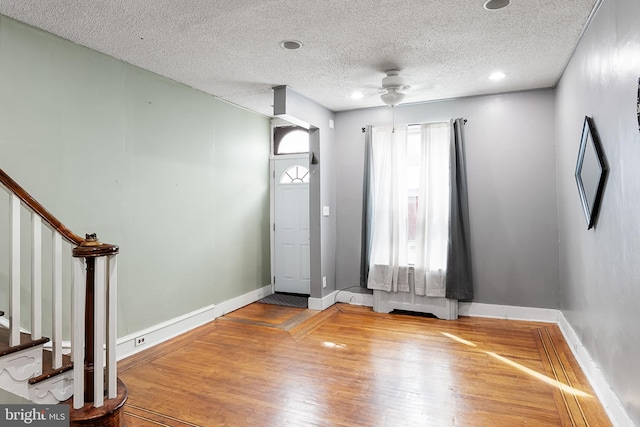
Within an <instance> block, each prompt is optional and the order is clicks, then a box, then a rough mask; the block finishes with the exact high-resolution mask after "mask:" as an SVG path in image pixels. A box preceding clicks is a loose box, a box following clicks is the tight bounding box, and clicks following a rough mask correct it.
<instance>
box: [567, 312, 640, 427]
mask: <svg viewBox="0 0 640 427" xmlns="http://www.w3.org/2000/svg"><path fill="white" fill-rule="evenodd" d="M558 317H559V318H558V327H560V331H562V335H564V339H565V341H567V344H568V345H569V348H570V349H571V351H572V352H573V355H574V356H575V358H576V360H577V361H578V364H579V365H580V368H582V372H584V374H585V375H586V377H587V378H588V379H589V383H591V387H593V390H594V391H595V392H596V395H598V399H599V400H600V403H602V406H604V409H605V411H607V415H609V418H610V420H611V422H612V423H613V425H614V426H620V427H623V426H624V427H626V426H630V427H633V425H634V424H633V421H631V418H629V415H628V414H627V412H626V411H625V410H624V406H622V402H620V399H618V396H617V395H616V393H615V392H614V391H613V390H612V389H611V387H610V386H609V383H608V382H607V380H606V379H605V377H604V374H603V373H602V370H601V369H600V367H599V366H598V365H597V364H596V363H595V361H594V360H593V359H592V358H591V356H589V353H588V352H587V349H586V348H585V347H584V346H583V345H582V342H581V341H580V338H579V337H578V334H576V332H575V331H574V330H573V328H572V327H571V325H570V324H569V322H568V321H567V319H566V318H565V317H564V314H563V313H562V312H559V316H558Z"/></svg>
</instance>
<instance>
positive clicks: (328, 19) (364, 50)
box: [0, 0, 597, 116]
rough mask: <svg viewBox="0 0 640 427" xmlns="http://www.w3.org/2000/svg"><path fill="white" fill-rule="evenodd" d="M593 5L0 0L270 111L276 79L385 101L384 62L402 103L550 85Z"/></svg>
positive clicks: (320, 92)
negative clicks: (291, 44)
mask: <svg viewBox="0 0 640 427" xmlns="http://www.w3.org/2000/svg"><path fill="white" fill-rule="evenodd" d="M596 1H597V0H512V4H511V5H510V6H508V7H507V8H505V9H502V10H500V11H492V12H490V11H487V10H484V9H483V7H482V5H483V3H484V0H447V1H434V0H384V1H382V0H380V1H376V0H260V1H256V0H184V1H180V0H92V1H78V0H45V1H43V0H0V13H1V14H3V15H7V16H9V17H12V18H15V19H17V20H19V21H22V22H26V23H28V24H31V25H33V26H35V27H39V28H42V29H44V30H46V31H49V32H51V33H53V34H56V35H58V36H61V37H63V38H66V39H69V40H71V41H73V42H75V43H78V44H80V45H83V46H87V47H89V48H91V49H94V50H97V51H99V52H103V53H106V54H108V55H111V56H113V57H116V58H119V59H121V60H123V61H126V62H129V63H131V64H134V65H137V66H139V67H142V68H144V69H147V70H150V71H153V72H155V73H158V74H160V75H162V76H165V77H168V78H171V79H173V80H176V81H178V82H181V83H184V84H186V85H189V86H192V87H194V88H197V89H200V90H202V91H204V92H207V93H210V94H212V95H215V96H217V97H219V98H222V99H225V100H228V101H230V102H232V103H235V104H238V105H240V106H243V107H246V108H248V109H250V110H253V111H256V112H259V113H262V114H264V115H267V116H271V115H272V113H273V111H272V104H273V92H272V88H273V87H274V86H278V85H288V86H290V87H291V88H292V89H294V90H295V91H297V92H298V93H301V94H303V95H305V96H306V97H308V98H311V99H313V100H315V101H316V102H318V103H320V104H322V105H324V106H326V107H327V108H329V109H331V110H334V111H341V110H348V109H353V108H363V107H372V106H379V105H383V104H382V102H381V101H380V97H379V92H378V88H379V86H380V81H381V79H382V77H384V71H385V70H388V69H391V68H399V69H400V70H402V72H401V74H402V75H403V76H404V77H405V80H406V84H408V85H410V86H411V89H410V90H409V91H408V92H407V98H406V99H405V103H407V102H421V101H430V100H437V99H447V98H456V97H462V96H470V95H478V94H489V93H499V92H507V91H517V90H525V89H534V88H545V87H552V86H555V84H556V83H557V81H558V79H559V78H560V75H561V73H562V71H563V70H564V67H565V64H566V63H567V62H568V60H569V57H570V55H571V53H572V52H573V49H574V47H575V45H576V43H577V41H578V38H579V37H580V34H581V33H582V30H583V28H584V26H585V24H586V22H587V19H588V17H589V15H590V13H591V11H592V9H593V7H594V5H595V3H596ZM285 39H295V40H299V41H301V42H302V43H303V47H302V48H301V49H299V50H295V51H292V50H285V49H283V48H281V47H280V42H281V41H282V40H285ZM495 70H502V71H503V72H504V73H506V74H507V77H506V78H505V79H503V80H501V81H498V82H495V81H491V80H489V79H488V76H489V74H491V73H492V72H493V71H495ZM355 90H360V91H362V92H364V93H365V97H364V98H363V99H361V100H353V99H351V98H350V94H351V93H352V92H353V91H355Z"/></svg>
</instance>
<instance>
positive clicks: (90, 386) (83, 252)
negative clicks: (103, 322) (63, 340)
mask: <svg viewBox="0 0 640 427" xmlns="http://www.w3.org/2000/svg"><path fill="white" fill-rule="evenodd" d="M118 251H119V248H118V246H116V245H110V244H107V243H100V241H99V240H98V238H97V236H96V235H95V234H87V236H86V239H85V241H84V242H82V244H81V245H80V246H77V247H75V248H74V249H73V256H74V257H75V258H84V259H85V261H86V265H87V270H86V274H87V275H86V293H85V314H84V324H85V327H84V401H85V402H95V400H96V399H97V397H96V396H94V388H95V387H94V369H95V366H94V362H95V358H96V354H95V351H94V347H95V345H94V343H95V332H94V331H95V324H96V318H95V312H96V307H95V283H96V259H97V258H101V257H107V256H111V255H116V254H117V253H118ZM78 338H80V337H78ZM74 345H78V343H77V342H76V343H75V344H74ZM100 360H102V358H100ZM74 363H79V361H76V360H74ZM98 369H102V366H100V367H99V368H98Z"/></svg>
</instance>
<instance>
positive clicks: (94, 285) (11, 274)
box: [0, 169, 127, 426]
mask: <svg viewBox="0 0 640 427" xmlns="http://www.w3.org/2000/svg"><path fill="white" fill-rule="evenodd" d="M0 188H2V189H4V190H5V191H6V193H7V194H8V195H9V203H8V204H6V203H3V202H4V200H5V199H0V214H3V213H8V216H9V222H10V224H9V233H8V234H9V235H8V236H5V235H0V239H2V240H4V242H0V245H6V244H7V241H6V240H5V239H7V237H8V240H9V242H8V247H9V254H8V255H9V257H8V258H9V269H8V274H4V273H5V270H6V267H4V265H2V266H0V309H1V310H3V311H0V388H2V389H4V390H7V391H9V392H11V393H13V394H16V395H18V396H21V397H22V398H25V399H28V400H29V401H31V402H34V403H38V404H56V403H66V404H69V405H70V417H71V425H100V426H121V425H124V419H123V417H122V408H123V406H124V403H125V401H126V399H127V389H126V387H125V386H124V384H123V383H122V382H121V381H120V380H119V379H118V378H117V372H116V301H117V299H116V291H117V254H118V251H119V249H118V246H115V245H110V244H105V243H101V242H100V241H98V239H97V237H96V236H95V235H87V236H86V237H85V238H82V237H79V236H78V235H76V234H75V233H73V232H71V230H69V229H68V228H67V227H65V226H64V225H63V224H62V223H61V222H60V221H58V220H57V219H56V218H55V217H54V216H53V215H51V214H50V213H49V212H48V211H47V210H46V209H45V208H44V207H43V206H42V205H41V204H40V203H38V202H37V201H36V200H35V199H34V198H32V197H31V196H30V195H29V194H28V193H27V192H26V191H25V190H24V189H23V188H22V187H20V186H19V185H18V184H17V183H16V182H15V181H14V180H13V179H12V178H11V177H9V176H8V175H7V174H6V173H5V172H4V171H3V170H2V169H0ZM27 215H28V217H29V218H30V220H31V221H30V227H23V226H22V224H21V220H22V219H23V217H27ZM1 216H3V215H0V217H1ZM25 229H29V230H28V232H25ZM3 234H4V233H3ZM43 236H44V237H45V238H47V237H49V236H50V238H51V243H50V244H45V245H43ZM64 245H67V247H66V248H65V246H64ZM63 248H64V249H63ZM25 249H29V250H30V255H31V256H30V259H29V260H23V259H21V256H23V255H24V253H25V252H26V251H25ZM69 254H70V256H69ZM43 255H44V256H47V257H49V259H50V261H46V262H43ZM65 258H66V260H65ZM26 266H30V271H28V274H25V271H26ZM3 269H5V270H3ZM25 276H30V277H25ZM6 277H8V283H5V282H4V280H5V278H6ZM63 278H64V279H67V280H63ZM65 282H67V283H65ZM65 290H66V291H67V292H66V294H67V295H69V294H70V295H71V298H70V299H69V298H67V299H66V300H64V299H63V295H65ZM5 295H8V296H7V298H6V299H5V298H4V296H5ZM24 295H28V296H29V300H30V301H28V303H30V304H24V302H23V301H22V297H23V296H24ZM49 296H50V298H49ZM25 306H27V307H29V308H30V310H28V311H30V316H29V319H26V318H23V316H22V314H23V313H22V311H23V310H24V308H25ZM65 311H66V312H68V313H67V315H64V314H65ZM5 312H6V313H5ZM43 313H50V317H49V316H47V319H43ZM69 314H70V315H69ZM65 319H66V324H65ZM69 319H70V320H69ZM43 329H45V330H46V331H47V332H50V337H45V336H43ZM63 332H66V333H67V335H69V338H70V339H68V340H67V341H63ZM98 367H99V368H98ZM94 368H95V369H94Z"/></svg>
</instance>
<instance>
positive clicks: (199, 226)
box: [0, 16, 270, 336]
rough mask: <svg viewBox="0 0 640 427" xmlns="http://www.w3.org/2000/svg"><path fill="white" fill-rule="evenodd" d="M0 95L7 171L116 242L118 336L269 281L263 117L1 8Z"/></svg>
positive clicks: (67, 219)
mask: <svg viewBox="0 0 640 427" xmlns="http://www.w3.org/2000/svg"><path fill="white" fill-rule="evenodd" d="M0 100H1V102H0V168H2V169H4V170H5V171H6V172H7V173H9V174H10V175H11V176H12V177H13V178H14V179H15V180H17V181H18V182H19V183H20V184H21V185H22V186H23V187H25V188H26V189H27V190H28V191H29V192H31V194H32V195H33V196H34V197H36V198H37V199H38V200H39V201H41V202H42V203H43V204H44V205H45V206H46V207H47V208H48V209H49V210H50V211H51V212H52V213H54V215H56V216H57V217H58V218H59V219H60V220H61V221H62V222H64V223H65V224H66V225H67V226H69V227H70V228H71V229H72V230H74V231H75V232H76V233H78V234H84V233H85V232H94V231H95V232H97V233H98V236H99V238H100V239H101V240H102V241H106V242H109V243H114V244H118V245H120V248H121V254H120V256H119V273H120V274H119V312H120V314H119V328H118V335H119V336H124V335H127V334H130V333H133V332H135V331H138V330H141V329H144V328H146V327H149V326H152V325H156V324H158V323H160V322H163V321H165V320H168V319H171V318H174V317H176V316H179V315H182V314H185V313H188V312H190V311H193V310H196V309H198V308H201V307H205V306H207V305H210V304H214V303H220V302H222V301H225V300H228V299H230V298H233V297H236V296H239V295H242V294H244V293H247V292H250V291H252V290H254V289H258V288H260V287H262V286H265V285H268V284H269V283H270V278H269V276H270V272H269V268H270V260H269V163H268V159H269V141H270V138H269V134H270V128H269V120H268V119H267V118H266V117H263V116H260V115H257V114H254V113H250V112H247V111H245V110H242V109H239V108H236V107H234V106H231V105H229V104H227V103H225V102H222V101H220V100H218V99H215V98H214V97H212V96H209V95H206V94H204V93H202V92H198V91H195V90H193V89H191V88H188V87H186V86H184V85H180V84H177V83H175V82H173V81H170V80H168V79H165V78H162V77H160V76H158V75H155V74H152V73H150V72H147V71H144V70H141V69H139V68H136V67H133V66H130V65H128V64H126V63H123V62H121V61H118V60H115V59H113V58H110V57H108V56H105V55H102V54H99V53H96V52H94V51H91V50H89V49H85V48H83V47H80V46H77V45H75V44H73V43H70V42H68V41H65V40H62V39H60V38H58V37H55V36H52V35H50V34H48V33H45V32H42V31H40V30H36V29H33V28H31V27H28V26H26V25H23V24H21V23H18V22H16V21H13V20H11V19H9V18H6V17H1V16H0ZM1 193H4V192H1ZM5 199H6V200H8V198H5V197H4V196H2V198H0V202H3V201H5ZM2 206H3V204H2V203H0V211H1V210H2ZM4 206H5V210H6V203H5V204H4ZM2 218H5V219H6V218H7V215H6V212H4V213H2V212H0V219H2ZM4 226H5V227H6V224H5V225H4ZM5 242H6V241H5ZM3 249H4V250H5V251H6V249H5V248H4V247H3ZM0 252H1V251H0ZM26 253H27V254H28V251H27V252H26ZM0 255H1V253H0ZM5 255H6V252H5ZM6 270H7V264H6V263H5V262H4V261H3V262H2V263H1V266H0V292H2V293H6V292H7V286H8V281H7V273H6ZM27 272H28V269H27ZM29 280H30V278H29V276H28V274H26V275H23V281H24V283H25V286H24V289H25V290H24V291H23V294H24V296H28V291H26V289H28V283H29ZM3 300H4V299H3ZM3 308H5V309H6V308H7V307H3Z"/></svg>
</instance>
